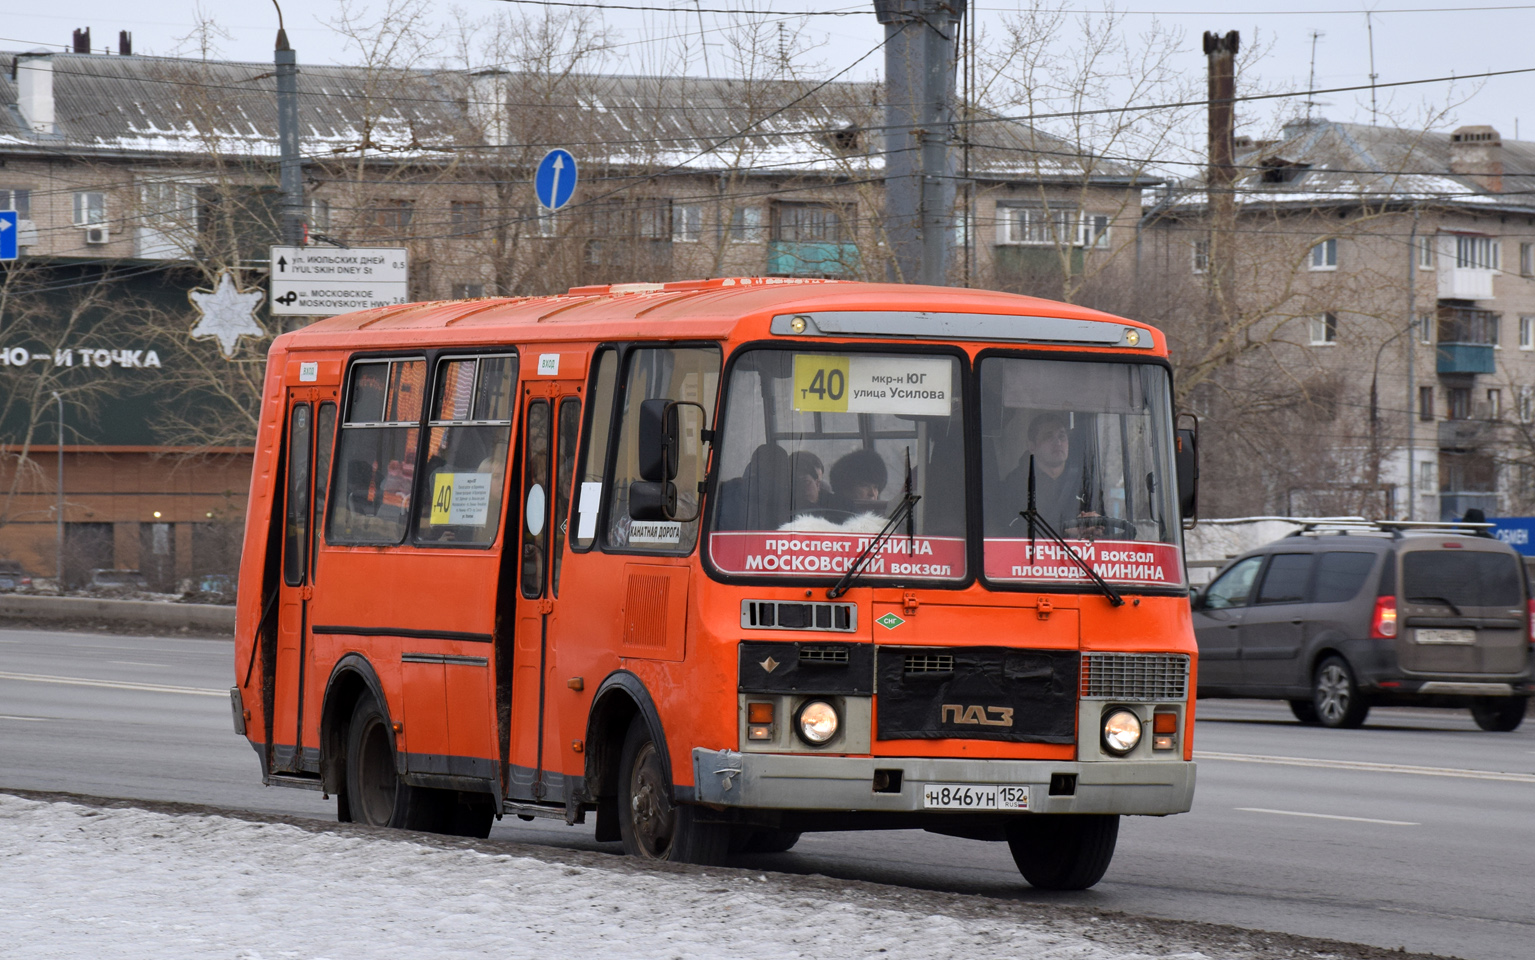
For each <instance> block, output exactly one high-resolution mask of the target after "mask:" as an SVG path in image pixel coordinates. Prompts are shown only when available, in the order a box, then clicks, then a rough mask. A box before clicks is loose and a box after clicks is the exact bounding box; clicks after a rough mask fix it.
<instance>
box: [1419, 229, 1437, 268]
mask: <svg viewBox="0 0 1535 960" xmlns="http://www.w3.org/2000/svg"><path fill="white" fill-rule="evenodd" d="M1418 269H1419V270H1432V269H1434V238H1433V237H1419V238H1418Z"/></svg>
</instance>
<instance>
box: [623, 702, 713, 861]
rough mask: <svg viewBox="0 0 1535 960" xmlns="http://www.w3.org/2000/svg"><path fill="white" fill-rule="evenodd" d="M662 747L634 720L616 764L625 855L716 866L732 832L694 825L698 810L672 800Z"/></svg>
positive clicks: (647, 728) (643, 724) (642, 721)
mask: <svg viewBox="0 0 1535 960" xmlns="http://www.w3.org/2000/svg"><path fill="white" fill-rule="evenodd" d="M661 749H662V747H661V745H660V744H657V743H656V742H655V739H654V738H653V737H652V736H651V733H650V726H649V725H648V724H647V723H646V722H645V719H644V718H643V717H635V718H634V722H633V723H632V724H630V725H629V733H628V735H627V736H625V737H624V749H623V752H622V753H621V754H620V755H619V762H618V831H619V834H620V836H621V838H622V840H623V842H624V853H627V854H628V855H629V856H631V857H639V858H641V859H644V860H667V861H671V862H673V863H700V864H707V865H718V864H722V863H724V862H725V859H726V857H727V856H728V855H729V852H730V827H729V825H727V824H723V823H703V822H700V821H699V820H698V808H697V807H694V806H693V805H691V804H686V803H676V802H674V800H673V793H672V783H671V778H670V777H668V776H667V775H666V767H665V766H664V765H663V764H662V760H661V754H660V750H661Z"/></svg>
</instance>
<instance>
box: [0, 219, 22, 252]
mask: <svg viewBox="0 0 1535 960" xmlns="http://www.w3.org/2000/svg"><path fill="white" fill-rule="evenodd" d="M19 216H20V214H18V213H17V212H16V211H15V210H0V260H15V259H16V229H17V226H18V224H17V222H16V219H17V217H19Z"/></svg>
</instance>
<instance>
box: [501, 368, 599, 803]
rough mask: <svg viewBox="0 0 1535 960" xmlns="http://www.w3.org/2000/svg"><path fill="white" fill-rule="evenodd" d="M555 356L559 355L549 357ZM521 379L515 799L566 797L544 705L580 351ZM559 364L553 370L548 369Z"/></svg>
mask: <svg viewBox="0 0 1535 960" xmlns="http://www.w3.org/2000/svg"><path fill="white" fill-rule="evenodd" d="M551 357H558V359H557V360H551V359H550V358H551ZM528 360H529V361H533V360H537V367H536V368H532V365H531V363H530V364H529V366H530V369H526V370H524V374H523V381H522V383H523V386H522V391H523V392H522V433H521V438H522V442H521V447H522V454H521V455H522V471H521V472H522V488H521V494H522V495H521V497H520V500H519V502H520V505H521V508H522V517H521V524H520V525H521V528H522V537H521V556H520V558H519V562H518V566H517V583H516V585H515V588H514V589H516V590H517V616H516V628H515V638H516V639H515V651H514V655H513V671H512V707H511V714H512V719H511V745H510V753H511V756H510V761H511V770H510V777H509V784H508V793H509V796H510V797H511V798H512V799H513V800H524V801H533V802H536V803H551V804H552V803H562V802H564V800H565V778H564V776H563V775H562V774H561V773H560V772H559V767H560V763H559V758H558V754H557V753H555V751H556V750H557V749H558V744H559V743H561V742H563V740H562V738H561V733H560V730H559V719H558V714H557V712H556V711H554V710H553V709H552V708H548V709H546V704H547V703H548V701H549V699H550V691H549V686H550V684H551V683H554V682H555V681H554V673H555V660H556V651H555V649H554V647H555V643H554V638H555V637H556V636H557V633H558V631H557V629H556V624H557V621H558V618H559V582H560V563H561V560H562V558H563V554H564V552H565V542H566V534H567V528H568V523H569V514H570V492H571V481H572V480H573V479H574V473H575V461H576V441H577V438H578V435H579V433H580V428H581V396H580V394H581V392H582V389H583V387H584V380H583V379H582V377H583V375H584V373H585V360H586V358H585V356H584V355H582V354H568V353H566V354H554V355H551V354H543V355H534V356H530V357H529V358H528ZM551 370H552V371H555V372H553V373H551V372H550V371H551Z"/></svg>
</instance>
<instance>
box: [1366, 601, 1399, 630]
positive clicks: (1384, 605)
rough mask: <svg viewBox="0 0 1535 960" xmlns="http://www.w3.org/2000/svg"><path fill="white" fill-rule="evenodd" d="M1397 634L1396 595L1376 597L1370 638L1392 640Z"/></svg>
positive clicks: (1371, 619)
mask: <svg viewBox="0 0 1535 960" xmlns="http://www.w3.org/2000/svg"><path fill="white" fill-rule="evenodd" d="M1395 636H1396V597H1376V598H1375V615H1374V616H1373V617H1371V618H1370V639H1372V640H1390V639H1391V638H1392V637H1395Z"/></svg>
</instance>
